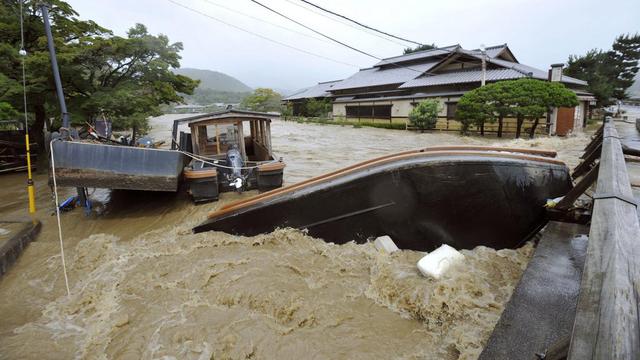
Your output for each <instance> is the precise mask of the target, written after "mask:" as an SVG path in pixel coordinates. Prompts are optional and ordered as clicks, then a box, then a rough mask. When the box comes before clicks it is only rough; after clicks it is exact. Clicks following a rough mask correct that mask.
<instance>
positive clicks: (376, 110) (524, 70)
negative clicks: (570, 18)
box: [284, 44, 594, 133]
mask: <svg viewBox="0 0 640 360" xmlns="http://www.w3.org/2000/svg"><path fill="white" fill-rule="evenodd" d="M483 57H484V60H485V64H486V71H485V72H484V77H485V81H486V83H491V82H496V81H501V80H513V79H520V78H526V77H528V78H534V79H540V80H550V81H559V82H562V83H563V84H564V85H565V86H567V87H568V88H570V89H571V90H573V91H575V92H576V94H577V95H578V98H579V100H580V105H579V106H578V107H576V108H575V109H574V110H573V113H571V114H570V116H569V112H566V111H565V112H562V115H561V117H562V119H561V120H562V121H564V122H565V123H567V124H558V119H557V114H556V113H557V111H554V113H552V114H549V116H548V119H547V120H548V121H547V126H546V127H545V126H543V127H541V128H540V131H542V132H547V133H556V132H558V133H561V132H564V133H566V132H570V131H577V130H580V129H582V127H583V126H584V124H585V122H586V117H587V112H588V108H589V103H590V102H592V101H593V100H594V98H593V96H592V95H591V94H589V93H588V92H587V91H586V86H587V83H586V82H585V81H582V80H579V79H575V78H572V77H569V76H566V75H563V74H562V65H552V69H551V70H546V71H545V70H540V69H536V68H534V67H531V66H528V65H524V64H521V63H520V62H518V60H517V59H516V57H515V56H514V55H513V53H512V52H511V50H510V49H509V47H508V46H507V44H503V45H498V46H491V47H488V48H486V49H485V53H484V54H483V53H482V52H481V51H480V50H479V49H474V50H465V49H463V48H462V47H461V46H459V45H452V46H447V47H442V48H437V49H431V50H424V51H419V52H414V53H410V54H406V55H401V56H396V57H391V58H387V59H383V60H381V61H379V62H378V63H376V64H374V65H373V66H372V67H370V68H366V69H361V70H360V71H358V72H357V73H355V74H353V75H351V76H349V77H347V78H346V79H343V80H338V81H330V82H325V83H320V84H318V85H316V86H313V87H310V88H307V89H303V90H301V91H298V92H296V93H294V94H292V95H290V96H288V97H286V98H285V99H284V101H286V102H290V103H292V104H293V106H294V114H295V113H296V108H297V109H299V108H300V106H301V104H303V102H304V100H305V99H309V98H315V99H320V98H329V99H331V101H332V102H333V113H332V116H333V117H334V118H344V119H347V120H354V121H387V122H406V121H407V117H408V115H409V112H410V111H411V109H413V107H414V106H415V105H416V104H417V103H418V102H420V101H421V100H423V99H427V98H438V99H439V100H440V101H441V104H442V106H441V113H440V119H439V121H438V125H437V128H438V129H442V130H458V129H459V125H460V124H459V122H457V121H456V120H455V111H456V106H457V102H458V100H459V99H460V97H461V96H462V95H463V94H464V93H465V92H467V91H469V90H471V89H474V88H477V87H479V86H481V81H482V77H483V72H482V60H483ZM565 118H566V119H565ZM569 118H571V119H569ZM569 122H570V124H569ZM556 125H557V126H556ZM565 128H566V129H565ZM488 130H489V131H491V128H490V127H489V128H488ZM510 130H511V126H510V123H509V122H507V123H506V124H505V131H507V132H508V131H510Z"/></svg>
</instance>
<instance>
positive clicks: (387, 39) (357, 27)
mask: <svg viewBox="0 0 640 360" xmlns="http://www.w3.org/2000/svg"><path fill="white" fill-rule="evenodd" d="M285 1H286V2H288V3H290V4H291V5H294V6H297V7H299V8H301V9H304V10H306V11H308V12H310V13H313V14H316V15H320V16H322V17H324V18H327V19H329V20H331V21H334V22H336V23H338V24H342V25H344V26H348V27H350V28H353V29H356V30H358V31H362V32H364V33H365V34H369V35H372V36H375V37H378V38H380V39H383V40H386V41H388V42H390V43H393V44H396V45H399V46H402V47H407V45H406V44H403V43H400V42H397V41H395V40H392V39H389V38H387V37H384V36H381V35H378V34H376V33H374V32H371V31H367V30H365V29H363V28H362V27H359V26H356V25H353V24H351V23H348V22H345V21H340V20H338V19H336V18H335V17H333V16H329V15H326V14H323V13H322V12H320V11H316V10H314V9H311V8H308V7H306V6H304V5H302V4H298V3H297V2H296V1H294V0H285Z"/></svg>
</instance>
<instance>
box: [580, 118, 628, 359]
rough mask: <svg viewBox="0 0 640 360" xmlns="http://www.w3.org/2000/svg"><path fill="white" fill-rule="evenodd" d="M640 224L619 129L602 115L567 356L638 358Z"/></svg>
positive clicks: (582, 357) (581, 357)
mask: <svg viewBox="0 0 640 360" xmlns="http://www.w3.org/2000/svg"><path fill="white" fill-rule="evenodd" d="M639 293H640V226H639V224H638V213H637V204H636V203H635V200H634V197H633V193H632V191H631V185H630V183H629V176H628V174H627V167H626V164H625V158H624V154H623V150H622V143H621V141H620V138H619V137H618V132H617V131H616V129H615V126H614V125H613V122H612V121H611V119H610V118H608V119H607V120H605V124H604V132H603V140H602V153H601V156H600V165H599V171H598V179H597V187H596V195H595V196H594V204H593V213H592V218H591V229H590V232H589V245H588V249H587V258H586V260H585V266H584V270H583V275H582V281H581V285H580V295H579V296H578V305H577V309H576V317H575V322H574V325H573V333H572V337H571V345H570V349H569V356H568V358H569V359H575V360H577V359H580V360H583V359H640V309H639V307H640V294H639Z"/></svg>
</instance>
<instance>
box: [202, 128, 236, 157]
mask: <svg viewBox="0 0 640 360" xmlns="http://www.w3.org/2000/svg"><path fill="white" fill-rule="evenodd" d="M206 134H207V135H206V136H207V148H210V149H212V150H213V149H215V152H216V153H217V154H222V153H226V152H227V150H229V149H230V148H231V147H232V146H233V145H236V146H239V142H238V128H237V127H236V125H235V124H216V125H207V126H206Z"/></svg>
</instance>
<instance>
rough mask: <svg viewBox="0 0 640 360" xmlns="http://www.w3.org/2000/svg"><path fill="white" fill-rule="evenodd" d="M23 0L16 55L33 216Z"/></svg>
mask: <svg viewBox="0 0 640 360" xmlns="http://www.w3.org/2000/svg"><path fill="white" fill-rule="evenodd" d="M23 2H24V0H20V51H19V52H18V54H19V55H20V60H21V63H22V100H23V107H24V144H25V148H26V155H27V194H28V197H29V213H30V214H32V215H33V214H35V212H36V195H35V190H34V187H33V174H32V173H31V148H30V145H29V123H28V116H27V77H26V70H25V64H24V63H25V61H24V59H25V57H26V56H27V51H26V50H25V49H24V18H23V11H22V3H23Z"/></svg>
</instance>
